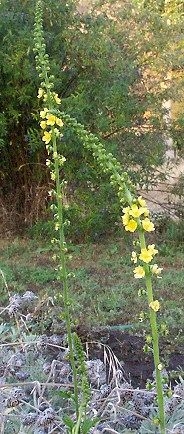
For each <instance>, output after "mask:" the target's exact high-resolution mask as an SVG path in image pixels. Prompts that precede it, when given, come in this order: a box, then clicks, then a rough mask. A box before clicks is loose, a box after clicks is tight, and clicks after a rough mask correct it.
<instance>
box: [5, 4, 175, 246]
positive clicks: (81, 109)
mask: <svg viewBox="0 0 184 434" xmlns="http://www.w3.org/2000/svg"><path fill="white" fill-rule="evenodd" d="M103 3H104V2H101V5H100V4H98V5H97V6H96V7H94V8H92V9H91V11H90V13H89V12H88V9H87V10H86V13H85V14H80V13H79V12H78V10H76V5H77V2H75V1H72V0H70V1H68V2H56V3H54V4H53V2H51V1H50V0H49V1H47V2H46V5H45V7H44V21H45V25H46V26H45V27H46V32H45V39H46V43H47V47H48V53H49V55H50V59H51V70H52V72H53V73H54V74H55V76H56V91H57V92H58V94H59V96H61V97H62V101H63V108H64V109H65V110H66V112H67V113H69V114H71V115H72V116H76V117H77V119H78V121H79V122H82V123H83V124H84V125H85V126H86V127H87V128H88V129H89V130H90V131H91V132H94V133H95V134H97V135H98V136H99V137H100V139H101V140H102V141H103V143H104V145H105V147H106V149H107V150H108V151H113V153H114V154H115V155H117V156H118V158H119V160H120V161H121V162H122V164H123V166H124V167H125V169H127V170H128V172H129V173H130V175H131V177H132V179H133V181H134V182H135V183H137V182H139V184H142V183H144V184H145V183H147V182H150V180H151V178H153V179H152V180H154V165H155V164H160V162H161V161H162V156H163V146H162V138H161V136H162V127H163V122H162V110H161V106H162V100H163V97H164V95H165V90H164V92H163V90H160V89H159V83H160V82H161V81H162V79H163V77H164V75H165V71H166V70H167V67H168V64H169V62H170V60H169V59H168V57H167V53H170V51H168V50H170V48H169V42H168V36H169V41H170V34H171V31H172V29H171V28H170V29H169V35H168V29H167V26H166V21H165V18H164V17H163V16H162V15H160V11H158V10H157V8H155V9H154V7H153V8H149V7H148V6H146V5H144V8H143V7H142V6H141V3H142V2H138V3H139V7H137V8H134V7H133V5H134V2H132V4H131V3H128V2H124V5H123V6H122V7H121V8H116V7H113V8H111V11H110V12H111V13H109V10H110V5H111V2H105V5H104V4H103ZM116 3H117V2H115V4H116ZM34 5H35V2H34V1H33V0H31V1H29V2H28V1H26V2H23V1H21V0H19V1H17V2H15V1H11V2H10V1H9V0H5V1H3V2H1V4H0V16H1V28H0V33H1V41H2V47H1V59H2V62H1V65H2V66H1V73H0V103H1V107H2V113H1V117H0V146H1V153H2V158H1V163H0V164H1V166H0V176H1V181H2V182H1V184H2V187H1V193H2V197H3V200H4V202H5V205H6V200H8V201H9V202H11V203H12V204H13V203H14V207H12V210H11V212H12V215H15V214H16V216H17V217H16V219H14V218H13V219H12V220H11V223H12V225H11V226H13V221H16V226H18V224H19V222H20V220H21V221H22V222H23V223H24V224H26V225H32V224H33V223H34V222H37V221H38V220H39V219H40V218H41V219H45V218H46V219H47V218H48V217H49V214H48V212H47V211H46V209H47V206H48V198H47V194H46V190H47V188H45V185H48V184H49V176H48V170H47V169H46V168H45V164H44V163H45V159H46V154H45V150H44V148H43V146H42V142H41V140H40V134H39V132H38V128H37V123H36V120H37V118H38V100H37V98H36V87H37V84H38V79H37V77H36V74H35V70H34V66H33V65H34V60H33V55H32V46H33V41H32V25H33V11H34ZM112 10H113V12H112ZM111 15H112V16H111ZM148 35H149V38H148ZM146 40H147V41H148V42H147V45H146V46H145V41H146ZM135 41H136V43H135ZM151 53H152V54H151ZM164 53H166V55H165V54H164ZM150 55H151V56H152V60H151V71H150V74H153V76H154V71H155V70H157V71H158V70H159V75H158V79H157V80H156V81H154V80H155V78H154V80H152V79H151V78H150V75H149V74H148V76H147V75H146V71H147V70H148V65H149V68H150ZM161 71H162V72H161ZM145 113H146V115H145ZM147 115H148V117H147ZM68 143H70V146H68ZM62 149H63V152H64V153H65V156H66V158H67V162H66V164H65V168H64V175H65V177H66V179H67V180H68V186H67V188H66V198H67V203H68V204H69V206H72V211H71V212H72V213H74V209H75V208H76V215H75V218H74V219H73V222H75V221H76V219H77V217H78V211H77V210H78V209H80V211H79V214H80V217H81V215H82V216H83V217H84V220H83V223H81V227H80V228H79V231H80V235H79V236H80V239H82V236H84V232H85V230H86V229H87V232H88V233H89V235H88V237H89V238H91V237H96V236H98V234H99V235H101V226H102V225H101V217H100V215H101V214H104V211H103V210H104V208H105V202H107V201H106V198H107V199H108V200H109V205H108V211H107V213H106V215H107V219H106V223H107V225H108V226H109V229H110V228H111V230H113V226H114V222H116V221H117V215H118V202H117V201H115V200H114V199H113V195H112V190H111V188H110V187H109V184H108V181H107V177H106V176H105V175H102V174H101V172H100V170H99V169H98V168H97V167H96V166H95V165H94V163H93V160H92V159H91V158H90V156H89V154H88V153H87V152H86V151H85V150H84V148H82V147H81V143H80V141H79V140H78V139H77V138H76V136H75V135H74V134H73V133H72V132H71V130H70V129H67V130H66V131H65V141H64V142H63V143H62ZM135 166H136V171H135ZM148 174H149V175H148ZM99 184H101V186H102V188H101V189H99ZM94 192H95V194H94ZM10 193H11V195H10ZM98 195H99V196H98ZM95 196H96V197H98V200H96V199H95ZM6 198H8V199H6ZM14 198H15V200H14ZM84 198H85V203H86V204H87V205H86V208H85V209H84V210H83V202H84ZM33 199H34V203H33V201H32V200H33ZM71 202H72V205H71ZM7 212H10V209H9V207H8V206H7ZM93 213H94V214H93ZM94 226H95V232H94V235H93V228H94ZM95 233H96V234H97V235H95ZM75 234H76V231H75ZM76 238H77V234H76V235H74V239H76Z"/></svg>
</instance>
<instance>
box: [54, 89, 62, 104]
mask: <svg viewBox="0 0 184 434" xmlns="http://www.w3.org/2000/svg"><path fill="white" fill-rule="evenodd" d="M53 96H54V100H55V102H56V104H60V103H61V100H60V98H59V97H58V94H57V93H55V92H53Z"/></svg>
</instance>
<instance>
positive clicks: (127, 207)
mask: <svg viewBox="0 0 184 434" xmlns="http://www.w3.org/2000/svg"><path fill="white" fill-rule="evenodd" d="M129 211H130V206H126V208H123V212H124V214H128V213H129Z"/></svg>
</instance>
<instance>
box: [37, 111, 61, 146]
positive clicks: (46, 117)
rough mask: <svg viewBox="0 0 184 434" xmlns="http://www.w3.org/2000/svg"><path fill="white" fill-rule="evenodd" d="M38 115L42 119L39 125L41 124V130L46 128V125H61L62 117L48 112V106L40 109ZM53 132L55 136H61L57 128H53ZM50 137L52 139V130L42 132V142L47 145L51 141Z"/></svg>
mask: <svg viewBox="0 0 184 434" xmlns="http://www.w3.org/2000/svg"><path fill="white" fill-rule="evenodd" d="M40 117H41V119H43V120H42V121H41V122H40V126H41V128H42V130H46V128H47V127H48V126H49V127H53V126H54V125H56V126H58V127H62V126H63V121H62V119H60V118H58V117H57V116H55V115H53V114H52V113H50V112H49V110H48V108H46V107H45V108H44V109H43V110H41V112H40ZM54 133H55V134H56V136H57V137H59V136H62V134H61V133H60V131H59V130H58V128H54ZM51 139H52V130H49V131H44V134H43V136H42V140H43V142H45V144H46V145H48V143H49V142H50V141H51Z"/></svg>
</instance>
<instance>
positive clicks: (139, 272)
mask: <svg viewBox="0 0 184 434" xmlns="http://www.w3.org/2000/svg"><path fill="white" fill-rule="evenodd" d="M133 272H134V277H135V279H142V278H143V277H144V276H145V271H144V268H143V267H141V265H139V266H138V267H135V269H134V270H133Z"/></svg>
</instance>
